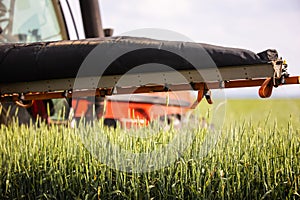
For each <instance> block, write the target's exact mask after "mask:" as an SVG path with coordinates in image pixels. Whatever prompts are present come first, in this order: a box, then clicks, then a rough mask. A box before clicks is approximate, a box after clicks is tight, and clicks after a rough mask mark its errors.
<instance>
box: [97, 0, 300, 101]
mask: <svg viewBox="0 0 300 200" xmlns="http://www.w3.org/2000/svg"><path fill="white" fill-rule="evenodd" d="M100 4H101V14H102V23H103V26H104V27H105V28H113V29H114V30H115V32H114V35H119V34H122V33H124V32H128V31H132V30H136V29H142V28H160V29H168V30H171V31H175V32H178V33H180V34H184V35H185V36H187V37H189V38H190V39H192V40H193V41H195V42H202V43H210V44H217V45H222V46H230V47H239V48H246V49H249V50H252V51H254V52H260V51H263V50H266V49H268V48H275V49H277V50H278V52H279V56H282V57H283V58H284V59H286V60H287V62H288V64H289V72H290V74H291V75H300V61H299V60H300V50H299V47H300V1H299V0H210V1H208V0H118V1H112V0H100ZM238 92H239V93H241V92H242V93H243V94H244V95H246V94H250V95H254V96H255V95H256V96H257V89H243V90H241V89H240V90H238ZM276 93H278V94H276ZM228 94H229V95H234V94H235V92H233V91H232V90H229V92H228ZM279 94H280V95H288V96H292V95H293V94H297V95H298V96H299V97H300V86H294V87H291V86H288V87H284V88H282V89H276V90H275V91H274V96H277V95H279Z"/></svg>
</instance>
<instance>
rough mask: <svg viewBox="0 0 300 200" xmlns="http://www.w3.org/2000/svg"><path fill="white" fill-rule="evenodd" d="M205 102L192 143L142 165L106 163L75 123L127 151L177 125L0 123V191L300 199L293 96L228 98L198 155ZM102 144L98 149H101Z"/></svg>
mask: <svg viewBox="0 0 300 200" xmlns="http://www.w3.org/2000/svg"><path fill="white" fill-rule="evenodd" d="M210 109H211V107H210V106H209V105H207V103H206V102H205V101H204V102H201V104H200V107H199V108H198V109H197V111H196V112H197V117H198V118H199V126H198V125H197V128H196V129H193V130H191V131H194V133H193V134H194V137H193V140H192V143H191V144H190V145H189V146H188V147H187V148H185V149H184V151H181V152H180V156H178V157H177V158H176V160H174V162H171V163H170V164H169V165H168V166H164V167H162V168H160V169H157V170H150V171H146V172H143V173H134V172H131V171H130V170H127V171H119V170H116V169H114V168H113V167H110V166H107V165H106V164H105V163H103V162H101V161H100V160H101V159H97V158H99V157H97V156H95V154H92V153H90V151H89V150H88V149H87V148H86V146H85V145H84V144H83V143H82V137H81V136H80V134H78V130H79V129H80V132H81V133H84V135H89V134H90V133H92V132H93V131H95V129H96V128H100V129H101V130H102V131H103V133H104V134H106V136H107V138H108V139H109V140H110V141H111V142H112V143H116V144H119V145H120V146H121V147H122V148H124V149H128V150H131V151H133V152H151V151H152V150H155V149H158V148H159V147H161V146H163V145H167V144H168V143H169V142H170V140H172V138H173V137H175V135H176V134H180V132H178V131H175V130H172V127H171V128H170V129H168V130H167V131H166V130H158V133H157V134H154V136H153V137H151V138H150V139H149V138H147V139H143V138H142V139H141V138H136V137H130V134H128V132H130V131H134V130H122V129H120V128H117V129H116V130H112V129H109V128H106V127H103V125H102V124H101V122H99V124H98V125H97V126H96V127H95V126H85V127H81V128H80V127H79V128H78V129H74V128H69V127H67V126H58V125H51V126H46V125H41V126H39V127H38V126H35V125H32V126H29V127H27V126H17V125H11V126H1V128H0V164H1V168H0V199H300V100H298V99H287V100H284V99H270V100H228V101H227V104H226V116H225V118H224V119H225V121H224V126H223V127H222V131H221V134H220V135H219V138H218V141H217V143H216V145H215V146H214V147H213V148H212V149H211V151H209V152H208V153H207V154H206V155H205V156H203V157H202V159H197V157H195V155H197V154H198V153H199V150H200V149H201V145H202V142H203V138H204V137H205V135H206V134H207V132H209V131H208V129H207V128H206V127H203V126H200V124H201V123H200V119H202V118H207V123H209V121H210V119H209V118H210V117H211V114H210ZM198 118H196V120H197V119H198ZM79 126H80V125H79ZM151 128H152V126H150V127H148V128H143V129H142V130H143V131H145V132H147V131H149V130H147V129H151ZM185 131H186V130H185ZM95 137H98V136H95ZM98 139H99V138H98ZM88 142H89V144H90V145H91V146H93V145H94V144H98V145H99V144H101V143H99V142H98V141H97V140H96V139H95V138H90V141H88ZM102 145H104V146H105V144H102ZM101 150H102V151H103V152H101ZM104 150H105V147H103V148H102V149H101V148H100V149H99V150H98V152H97V153H98V154H97V155H98V156H99V155H100V156H102V157H105V155H103V154H106V153H107V151H104ZM161 159H167V158H164V157H162V158H161ZM102 160H103V159H102ZM123 165H124V169H125V168H126V167H127V166H126V163H125V162H124V163H123ZM128 165H130V163H129V164H128Z"/></svg>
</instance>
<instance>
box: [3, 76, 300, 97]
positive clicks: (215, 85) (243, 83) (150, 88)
mask: <svg viewBox="0 0 300 200" xmlns="http://www.w3.org/2000/svg"><path fill="white" fill-rule="evenodd" d="M265 81H266V79H255V80H234V81H226V82H209V83H192V84H178V85H168V86H165V85H146V86H140V87H129V88H122V87H118V88H98V89H96V90H81V91H57V92H36V93H26V94H17V93H14V94H2V95H1V96H0V102H6V101H14V102H16V101H20V100H22V101H32V100H44V99H56V98H71V97H73V98H74V97H85V96H102V97H103V96H106V95H112V94H114V89H115V90H116V91H117V93H116V94H130V93H134V94H137V93H152V92H167V91H183V90H190V89H191V88H192V89H193V90H197V91H201V90H209V89H222V88H241V87H257V86H262V84H263V83H264V82H265ZM291 84H300V76H294V77H287V78H285V83H283V84H281V85H291Z"/></svg>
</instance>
